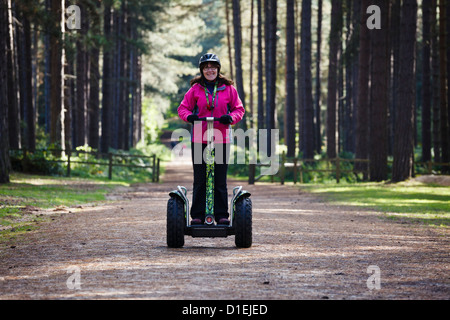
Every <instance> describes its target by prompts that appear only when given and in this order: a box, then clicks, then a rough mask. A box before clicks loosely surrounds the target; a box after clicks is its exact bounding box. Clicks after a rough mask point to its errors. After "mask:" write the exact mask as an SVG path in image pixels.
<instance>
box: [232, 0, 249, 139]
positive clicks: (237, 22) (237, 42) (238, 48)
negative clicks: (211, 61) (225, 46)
mask: <svg viewBox="0 0 450 320" xmlns="http://www.w3.org/2000/svg"><path fill="white" fill-rule="evenodd" d="M233 27H234V29H233V30H234V63H235V67H236V79H235V80H236V86H237V91H238V94H239V97H240V98H241V100H242V103H243V104H244V107H245V92H244V80H243V76H242V32H241V5H240V0H233ZM241 123H242V124H241V125H242V127H243V129H244V130H246V129H247V124H246V115H245V114H244V118H243V119H242V121H241Z"/></svg>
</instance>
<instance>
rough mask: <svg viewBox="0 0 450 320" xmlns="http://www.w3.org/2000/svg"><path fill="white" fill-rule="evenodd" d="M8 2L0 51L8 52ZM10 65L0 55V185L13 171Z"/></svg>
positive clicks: (3, 5)
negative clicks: (9, 130)
mask: <svg viewBox="0 0 450 320" xmlns="http://www.w3.org/2000/svg"><path fill="white" fill-rule="evenodd" d="M8 34H9V27H8V2H7V1H6V0H0V51H1V52H7V50H8V41H9V35H8ZM7 73H8V63H7V55H6V54H1V55H0V183H8V182H9V172H10V169H11V165H10V160H9V139H8V80H7V79H8V77H7Z"/></svg>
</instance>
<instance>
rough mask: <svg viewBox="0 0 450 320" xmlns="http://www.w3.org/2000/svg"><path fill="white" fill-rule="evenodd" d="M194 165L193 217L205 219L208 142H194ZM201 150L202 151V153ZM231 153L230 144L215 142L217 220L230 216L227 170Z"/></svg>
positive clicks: (215, 213)
mask: <svg viewBox="0 0 450 320" xmlns="http://www.w3.org/2000/svg"><path fill="white" fill-rule="evenodd" d="M191 146H192V165H193V168H194V188H193V189H194V190H193V194H192V208H191V218H192V219H200V220H203V219H204V218H205V210H206V163H205V159H204V157H203V154H204V153H205V148H206V146H207V145H206V144H200V143H192V145H191ZM200 150H201V153H200ZM229 154H230V145H229V144H219V143H216V144H215V165H214V216H215V219H216V221H219V220H220V219H222V218H228V216H229V214H228V189H227V170H228V159H229Z"/></svg>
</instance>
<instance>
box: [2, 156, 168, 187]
mask: <svg viewBox="0 0 450 320" xmlns="http://www.w3.org/2000/svg"><path fill="white" fill-rule="evenodd" d="M11 151H19V152H22V153H23V156H24V157H27V154H28V153H29V152H28V151H27V150H25V149H12V150H10V152H11ZM36 152H42V153H45V152H49V153H52V154H53V157H55V158H58V157H59V159H30V158H28V160H29V161H31V162H42V161H46V162H50V163H65V164H66V165H67V168H66V175H67V176H68V177H70V174H71V166H72V164H89V165H98V166H106V167H108V179H110V180H111V179H112V169H113V167H128V168H140V169H148V168H151V169H152V182H159V174H160V159H159V158H156V156H155V155H153V156H143V155H133V154H123V153H112V152H109V153H101V152H90V151H84V150H64V149H45V150H36ZM63 153H64V154H65V156H66V159H62V158H61V154H63ZM80 154H86V155H94V156H95V158H96V159H97V160H96V161H92V160H85V161H83V160H74V159H73V157H74V156H75V155H76V157H77V158H79V155H80ZM55 155H56V156H55ZM127 158H136V159H141V160H142V162H145V159H147V160H149V159H150V162H151V164H150V165H137V164H129V163H117V162H115V161H114V160H116V159H121V160H123V159H127ZM101 159H105V160H106V161H101Z"/></svg>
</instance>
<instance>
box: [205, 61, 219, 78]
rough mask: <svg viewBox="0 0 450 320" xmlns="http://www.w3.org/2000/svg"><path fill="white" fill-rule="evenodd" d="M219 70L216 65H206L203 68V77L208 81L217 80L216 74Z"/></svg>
mask: <svg viewBox="0 0 450 320" xmlns="http://www.w3.org/2000/svg"><path fill="white" fill-rule="evenodd" d="M218 71H219V69H218V66H217V64H216V63H210V62H208V63H206V64H205V66H204V67H203V76H204V77H205V78H206V80H208V81H214V80H216V78H217V73H218Z"/></svg>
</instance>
